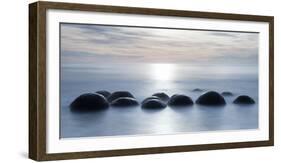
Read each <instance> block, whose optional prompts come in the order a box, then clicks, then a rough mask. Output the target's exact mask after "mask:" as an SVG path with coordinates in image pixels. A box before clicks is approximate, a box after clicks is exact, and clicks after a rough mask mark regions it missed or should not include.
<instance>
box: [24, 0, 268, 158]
mask: <svg viewBox="0 0 281 163" xmlns="http://www.w3.org/2000/svg"><path fill="white" fill-rule="evenodd" d="M273 23H274V19H273V17H271V16H258V15H240V14H226V13H210V12H197V11H196V12H194V11H179V10H167V9H151V8H132V7H120V6H119V7H117V6H103V5H89V4H73V3H56V2H36V3H32V4H30V6H29V75H30V76H29V79H30V80H29V157H30V158H31V159H34V160H39V161H40V160H58V159H76V158H91V157H106V156H122V155H138V154H154V153H167V152H186V151H198V150H213V149H228V148H242V147H258V146H272V145H273V144H274V132H273V131H274V127H273V121H274V119H273V118H274V116H273V95H274V93H273V92H274V91H273V51H274V50H273V40H274V39H273V27H274V24H273Z"/></svg>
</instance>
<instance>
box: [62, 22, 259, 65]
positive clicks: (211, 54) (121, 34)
mask: <svg viewBox="0 0 281 163" xmlns="http://www.w3.org/2000/svg"><path fill="white" fill-rule="evenodd" d="M258 36H259V35H258V33H245V32H223V31H200V30H187V29H184V30H180V29H163V28H161V29H160V28H141V27H124V26H103V25H86V24H66V23H62V24H61V36H60V37H61V62H62V65H63V66H66V65H89V64H109V63H111V64H126V63H128V64H129V63H130V64H135V63H169V64H190V65H216V66H219V65H222V66H227V65H229V66H251V67H257V66H258Z"/></svg>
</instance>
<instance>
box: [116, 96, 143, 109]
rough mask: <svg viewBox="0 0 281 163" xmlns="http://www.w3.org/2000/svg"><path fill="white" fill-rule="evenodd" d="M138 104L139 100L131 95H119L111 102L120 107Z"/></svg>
mask: <svg viewBox="0 0 281 163" xmlns="http://www.w3.org/2000/svg"><path fill="white" fill-rule="evenodd" d="M138 104H139V103H138V101H137V100H136V99H134V98H131V97H119V98H117V99H116V100H114V101H112V102H111V105H112V106H118V107H127V106H136V105H138Z"/></svg>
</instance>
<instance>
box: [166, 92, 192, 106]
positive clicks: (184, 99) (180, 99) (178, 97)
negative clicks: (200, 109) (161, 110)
mask: <svg viewBox="0 0 281 163" xmlns="http://www.w3.org/2000/svg"><path fill="white" fill-rule="evenodd" d="M168 105H169V106H188V105H193V101H192V99H191V98H190V97H188V96H186V95H182V94H175V95H173V96H172V97H171V98H170V100H169V102H168Z"/></svg>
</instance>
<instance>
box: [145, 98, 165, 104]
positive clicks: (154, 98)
mask: <svg viewBox="0 0 281 163" xmlns="http://www.w3.org/2000/svg"><path fill="white" fill-rule="evenodd" d="M151 99H156V100H161V99H160V98H159V97H157V96H150V97H147V98H145V99H144V100H143V101H142V102H141V103H142V104H143V103H145V102H146V101H147V100H151Z"/></svg>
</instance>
